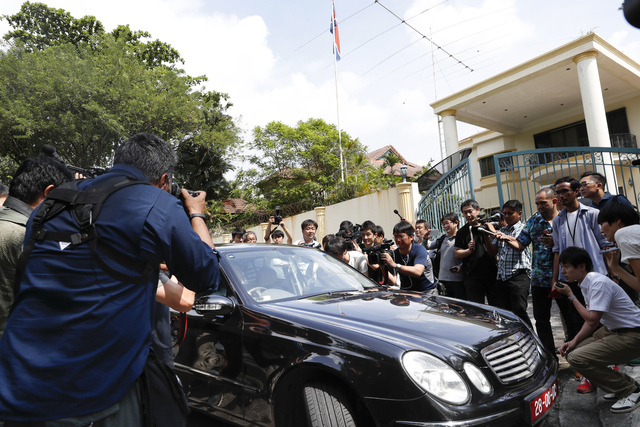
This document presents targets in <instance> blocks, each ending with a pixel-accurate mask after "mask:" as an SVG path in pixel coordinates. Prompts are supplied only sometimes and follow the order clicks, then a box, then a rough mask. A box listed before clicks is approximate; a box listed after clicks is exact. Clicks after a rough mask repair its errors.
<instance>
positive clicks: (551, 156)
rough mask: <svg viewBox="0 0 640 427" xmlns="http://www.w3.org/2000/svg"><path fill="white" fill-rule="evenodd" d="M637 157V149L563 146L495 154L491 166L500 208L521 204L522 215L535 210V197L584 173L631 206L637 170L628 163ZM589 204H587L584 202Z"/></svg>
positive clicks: (638, 196) (639, 176)
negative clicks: (603, 182)
mask: <svg viewBox="0 0 640 427" xmlns="http://www.w3.org/2000/svg"><path fill="white" fill-rule="evenodd" d="M638 158H640V149H638V148H618V147H611V148H609V147H563V148H545V149H538V150H529V151H514V152H509V153H502V154H496V155H495V156H494V166H495V171H496V181H497V186H498V198H499V200H500V206H502V205H503V204H504V202H505V201H506V200H511V199H517V200H520V201H522V204H523V209H524V212H523V215H524V216H525V217H528V216H529V215H531V214H532V213H533V212H535V211H536V206H535V194H536V192H537V191H538V190H540V189H541V188H543V187H546V186H549V185H553V184H555V182H556V180H557V179H559V178H562V177H565V176H571V177H573V178H575V179H577V180H579V179H580V175H582V174H583V173H584V172H586V171H595V172H598V173H601V174H602V175H603V176H605V178H606V179H607V185H606V190H607V191H609V192H611V193H612V194H622V195H624V196H626V197H627V198H628V199H629V200H630V201H631V203H632V204H633V205H635V206H636V207H637V206H639V201H640V168H638V167H637V166H633V165H632V164H631V162H632V161H633V160H636V159H638ZM585 202H586V203H588V202H589V201H585Z"/></svg>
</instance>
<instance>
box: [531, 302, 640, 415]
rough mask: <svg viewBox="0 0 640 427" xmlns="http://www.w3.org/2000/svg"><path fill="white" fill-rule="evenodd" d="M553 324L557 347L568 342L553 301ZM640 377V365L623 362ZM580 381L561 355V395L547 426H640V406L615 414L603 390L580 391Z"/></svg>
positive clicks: (628, 369)
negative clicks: (565, 339) (565, 341)
mask: <svg viewBox="0 0 640 427" xmlns="http://www.w3.org/2000/svg"><path fill="white" fill-rule="evenodd" d="M528 312H529V317H530V318H531V321H532V322H534V324H535V321H534V320H533V311H532V305H531V298H529V310H528ZM551 326H552V328H553V335H554V338H555V341H556V347H558V348H559V347H560V346H561V345H562V343H563V342H564V331H563V329H562V323H561V321H560V314H559V311H558V307H557V306H556V305H555V304H553V309H552V320H551ZM619 368H620V370H622V371H623V372H626V373H627V374H629V375H631V376H632V377H634V378H636V379H637V380H639V381H640V366H635V367H633V366H628V365H621V366H619ZM578 384H579V382H578V381H575V380H574V372H573V370H572V369H570V368H569V364H568V363H567V361H566V360H565V359H564V358H563V357H560V371H559V373H558V385H559V390H560V394H559V398H558V400H557V401H556V404H555V405H554V407H553V408H552V409H551V413H550V414H549V415H548V416H547V419H546V420H545V423H544V424H543V425H544V426H545V427H550V426H553V427H614V426H615V427H639V426H640V409H637V410H635V411H634V412H631V413H628V414H612V413H611V412H610V411H609V408H610V407H611V405H612V402H607V401H605V400H604V399H603V398H602V396H603V395H604V394H605V392H604V391H602V390H596V391H595V392H592V393H589V394H578V393H577V392H576V387H577V386H578Z"/></svg>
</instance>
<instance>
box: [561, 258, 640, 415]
mask: <svg viewBox="0 0 640 427" xmlns="http://www.w3.org/2000/svg"><path fill="white" fill-rule="evenodd" d="M559 262H560V265H561V267H562V274H563V275H564V277H565V278H566V280H567V281H569V282H573V281H576V282H578V286H579V287H580V289H581V290H582V294H583V295H584V300H585V305H582V304H581V303H580V301H579V300H578V299H577V298H576V297H575V295H573V292H572V291H571V288H570V287H569V286H568V285H566V284H562V283H559V282H557V283H556V284H554V286H553V289H555V290H556V291H558V292H560V293H561V294H563V295H566V296H567V297H568V298H569V301H570V302H571V303H572V304H573V305H574V307H575V308H576V310H578V313H580V316H582V318H583V319H584V325H583V326H582V328H581V329H580V331H579V332H578V334H577V335H576V336H575V337H574V338H573V339H572V340H571V341H569V342H565V343H564V344H562V347H561V348H560V355H562V356H565V357H566V359H567V361H568V362H569V364H570V365H571V367H572V368H573V369H575V370H577V371H579V372H580V373H581V374H582V375H584V376H585V377H586V378H588V379H589V381H590V382H591V383H592V384H593V385H594V386H596V387H601V388H602V389H603V390H605V391H606V392H607V394H606V395H605V396H604V399H605V400H616V403H614V404H613V406H611V412H613V413H624V412H631V411H633V410H635V409H636V408H637V407H638V406H640V385H639V384H638V383H637V382H636V380H635V379H633V378H631V377H630V376H628V375H626V374H625V373H623V372H620V371H616V370H613V369H611V368H609V365H614V364H619V363H624V362H626V361H627V360H631V359H634V358H637V357H638V356H640V308H638V307H637V306H636V305H635V304H634V303H633V302H632V301H631V298H629V296H628V295H627V294H626V293H625V292H624V291H623V290H622V288H620V287H619V286H618V285H617V284H616V283H614V282H613V281H612V280H611V279H609V278H608V277H607V276H605V275H603V274H600V273H596V272H594V271H593V262H592V261H591V257H590V256H589V253H588V252H587V251H586V250H584V249H582V248H578V247H575V246H570V247H568V248H566V249H565V250H564V251H562V253H561V254H560V259H559ZM600 323H602V325H603V327H602V328H600V329H598V330H597V331H596V328H597V327H598V324H600ZM594 331H595V332H594ZM591 334H593V335H592V336H590V335H591Z"/></svg>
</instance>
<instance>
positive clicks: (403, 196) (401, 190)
mask: <svg viewBox="0 0 640 427" xmlns="http://www.w3.org/2000/svg"><path fill="white" fill-rule="evenodd" d="M396 188H397V189H398V201H399V202H400V215H402V217H403V218H404V219H406V220H407V221H409V222H410V223H411V224H414V223H415V218H414V215H413V200H412V194H411V189H412V183H411V182H401V183H399V184H397V185H396Z"/></svg>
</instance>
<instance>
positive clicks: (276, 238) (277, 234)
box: [264, 216, 293, 245]
mask: <svg viewBox="0 0 640 427" xmlns="http://www.w3.org/2000/svg"><path fill="white" fill-rule="evenodd" d="M272 225H273V226H274V230H273V231H271V226H272ZM278 226H280V228H281V230H276V228H277V227H278ZM285 233H286V235H287V245H290V244H292V243H293V237H292V236H291V233H290V232H289V230H288V229H287V225H286V224H285V223H284V221H283V220H282V217H281V216H277V217H273V216H270V217H269V224H268V225H267V228H266V229H265V230H264V242H265V243H270V242H271V238H273V243H276V244H282V243H283V242H284V235H285Z"/></svg>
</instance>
